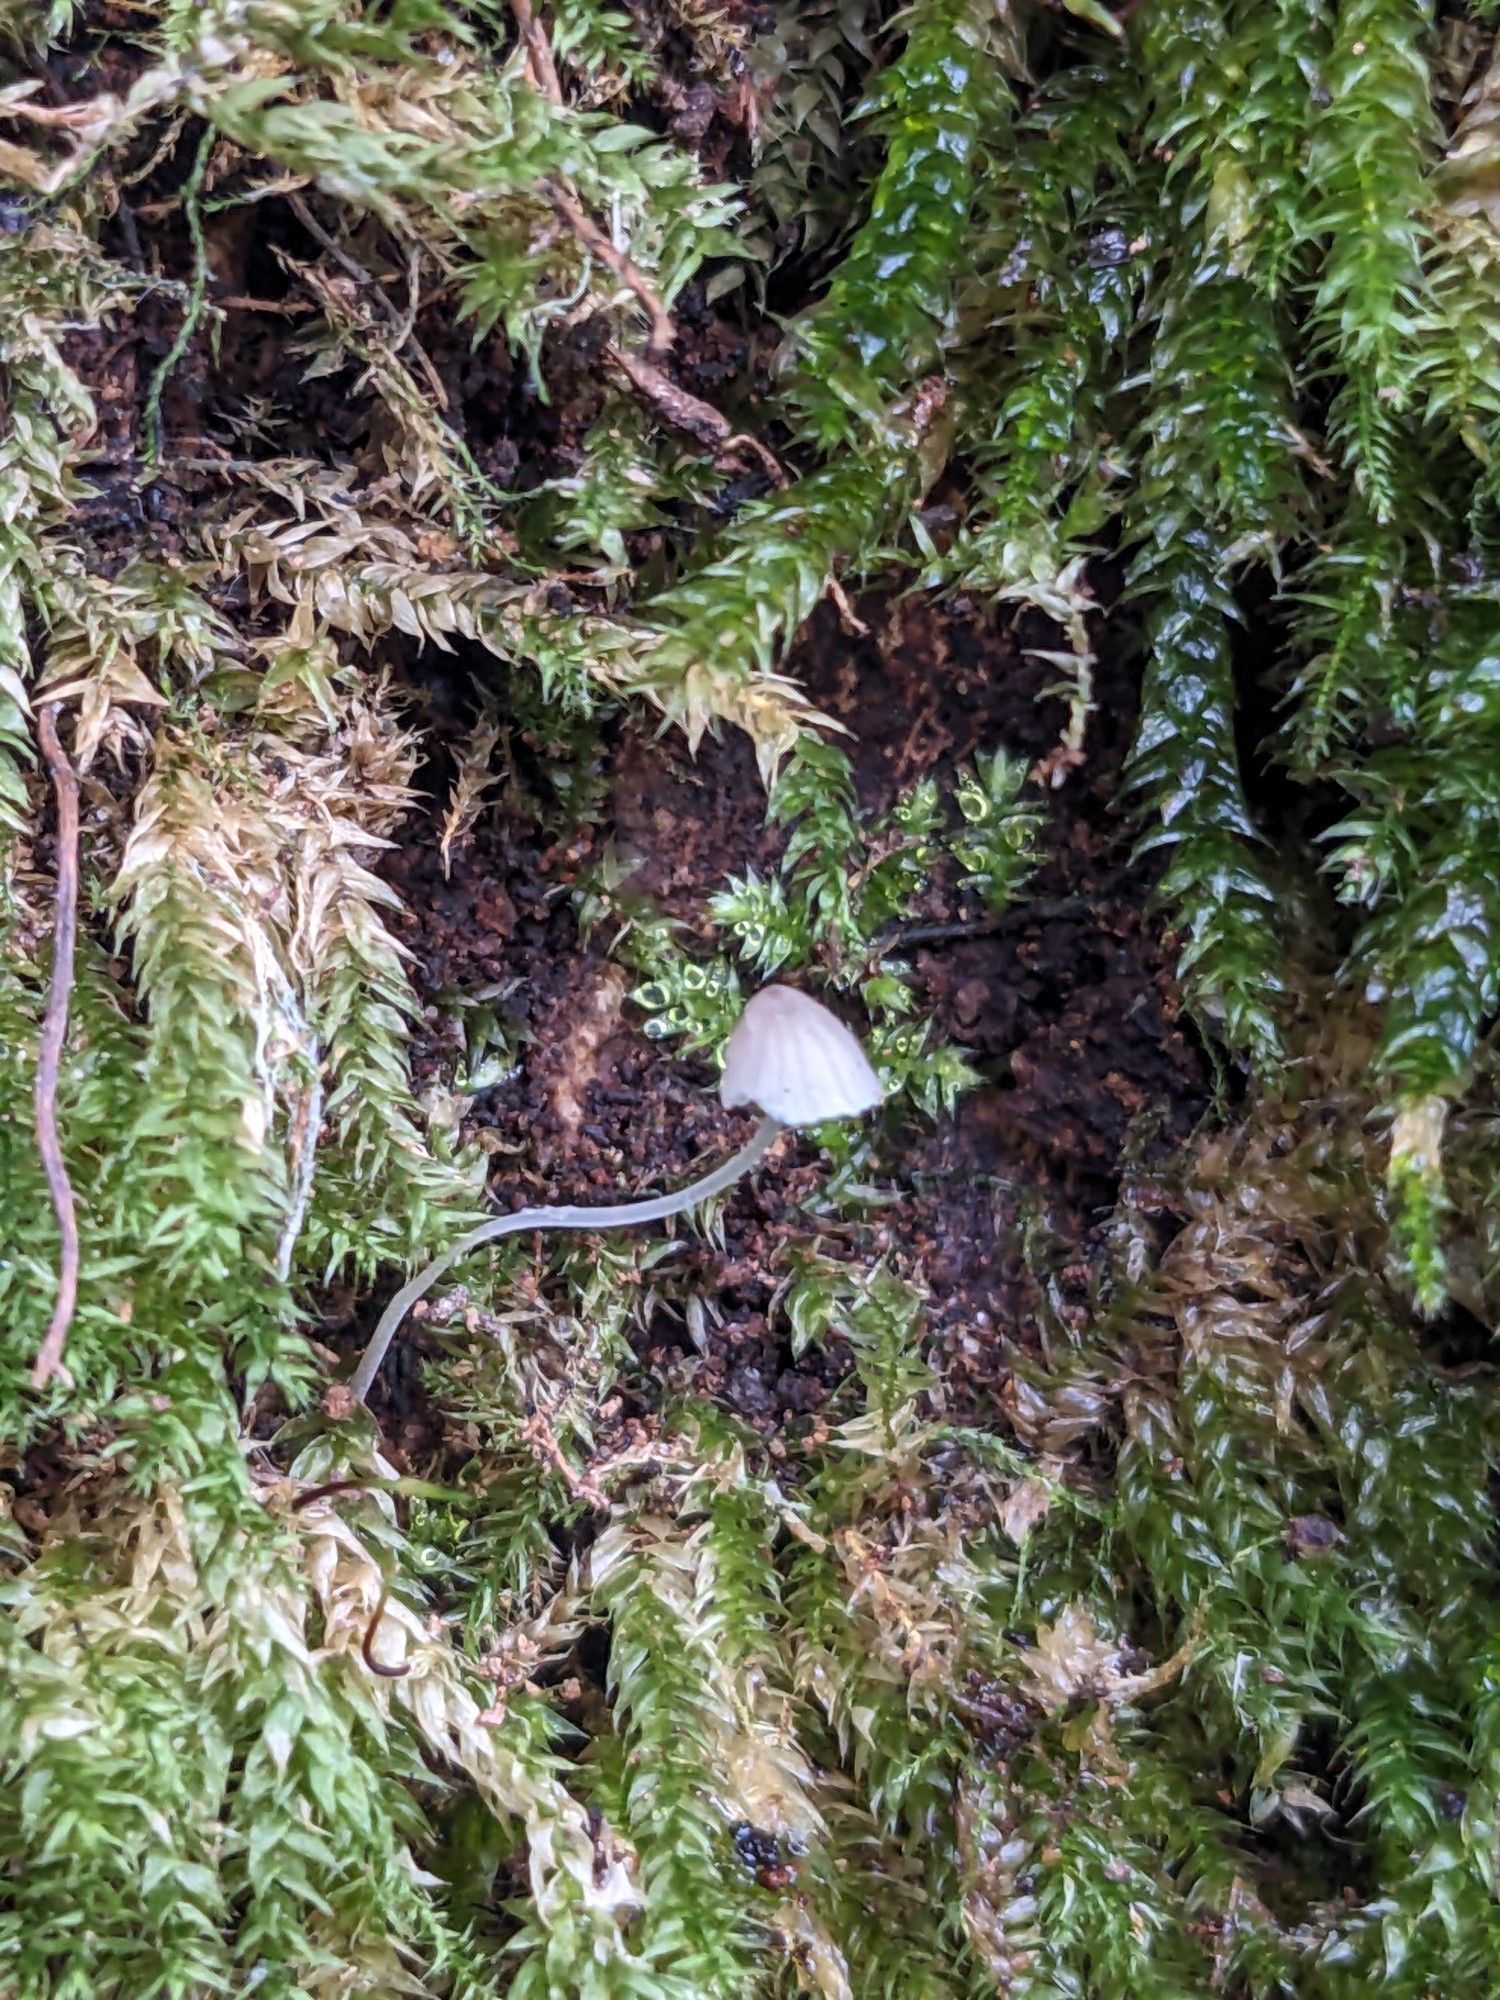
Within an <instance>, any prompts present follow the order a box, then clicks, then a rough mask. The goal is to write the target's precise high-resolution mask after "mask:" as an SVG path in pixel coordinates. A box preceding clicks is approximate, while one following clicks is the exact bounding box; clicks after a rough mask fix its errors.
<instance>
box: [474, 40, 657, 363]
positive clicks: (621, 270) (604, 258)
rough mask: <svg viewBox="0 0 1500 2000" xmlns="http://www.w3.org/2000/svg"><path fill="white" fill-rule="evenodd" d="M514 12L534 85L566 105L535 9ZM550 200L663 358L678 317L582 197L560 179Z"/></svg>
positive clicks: (552, 184)
mask: <svg viewBox="0 0 1500 2000" xmlns="http://www.w3.org/2000/svg"><path fill="white" fill-rule="evenodd" d="M510 11H511V13H512V14H513V15H514V16H515V20H516V30H517V33H518V34H519V35H520V37H521V43H522V46H523V47H524V48H525V50H526V61H527V65H528V67H529V68H530V71H531V79H532V82H533V83H534V84H535V85H536V87H537V89H538V90H539V91H540V92H541V93H542V95H543V97H545V98H547V99H548V100H549V102H551V103H553V104H559V105H560V104H563V103H565V102H566V100H565V99H564V97H563V88H562V79H561V78H560V77H559V76H558V74H557V64H556V63H555V62H554V61H553V59H552V44H551V43H550V42H549V41H548V40H547V36H546V33H545V31H544V29H543V27H542V24H541V22H540V21H538V19H537V18H536V15H535V14H534V13H533V12H532V11H531V0H510ZM542 185H543V188H544V190H545V192H546V195H547V199H548V200H549V201H550V202H551V204H552V206H553V208H554V209H555V210H556V211H557V213H558V215H559V216H561V218H562V220H563V221H564V222H565V223H567V225H568V227H569V229H571V230H572V232H573V234H574V235H575V236H576V237H577V238H578V240H579V242H580V243H581V244H582V245H583V247H584V249H585V250H587V251H588V253H589V255H590V256H591V257H597V258H598V260H599V262H600V263H601V264H602V265H603V266H604V268H605V270H606V271H608V272H610V273H611V274H612V275H613V276H614V277H616V278H617V279H618V280H619V281H620V283H621V284H622V285H623V286H624V287H625V289H626V290H627V291H628V292H633V293H634V294H635V296H636V298H637V299H638V300H639V301H640V304H641V305H642V307H643V308H644V309H645V313H646V317H647V318H648V319H649V320H650V322H651V337H650V339H649V340H648V341H647V343H646V352H647V353H648V354H650V355H652V356H654V357H655V358H656V359H657V360H660V358H661V357H662V355H664V354H666V353H668V352H669V351H670V349H671V347H672V344H673V342H674V341H675V340H676V338H677V327H676V324H675V322H674V321H673V318H672V315H671V314H670V313H669V312H668V311H667V308H666V307H665V306H664V305H663V304H662V301H661V299H660V298H659V297H658V296H657V294H656V292H655V291H654V290H653V289H652V286H651V284H650V281H649V280H648V279H647V278H646V277H645V276H644V275H643V274H642V272H641V271H640V270H639V268H638V267H637V265H636V264H635V262H634V261H633V259H632V258H631V257H630V255H629V253H628V252H627V251H624V250H621V249H620V248H619V246H618V245H617V244H616V243H615V242H614V240H613V238H612V237H611V236H610V235H609V233H608V231H607V230H604V229H601V228H600V227H599V225H598V223H597V222H595V220H594V219H593V217H592V216H591V215H590V214H589V213H588V211H587V210H586V209H585V208H584V207H583V204H582V203H581V202H580V201H579V200H578V198H577V196H576V195H573V194H570V193H569V192H568V190H567V189H566V188H564V187H559V185H558V184H557V182H556V181H544V182H543V183H542Z"/></svg>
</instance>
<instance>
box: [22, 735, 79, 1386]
mask: <svg viewBox="0 0 1500 2000" xmlns="http://www.w3.org/2000/svg"><path fill="white" fill-rule="evenodd" d="M36 735H37V742H38V743H39V744H40V746H41V752H42V756H43V758H44V760H45V762H46V765H47V771H48V774H49V775H50V777H51V779H52V789H53V792H54V793H55V794H56V798H57V894H56V899H55V904H54V908H55V911H56V914H55V917H54V920H53V928H52V977H51V979H50V980H49V982H48V985H47V1008H46V1012H45V1013H44V1014H43V1016H42V1039H41V1046H40V1048H39V1050H38V1053H37V1063H36V1098H35V1102H36V1143H37V1151H38V1152H39V1153H40V1154H41V1156H42V1170H43V1172H44V1173H45V1174H46V1176H47V1191H48V1193H49V1194H50V1195H51V1197H52V1209H53V1213H54V1214H55V1215H56V1217H57V1233H58V1237H59V1239H60V1248H59V1251H58V1261H57V1297H56V1299H55V1301H54V1302H53V1306H52V1318H51V1321H50V1323H49V1324H48V1327H47V1331H46V1334H45V1335H44V1337H43V1340H42V1344H41V1347H40V1349H39V1350H38V1352H37V1357H36V1361H35V1363H34V1364H33V1366H32V1370H31V1385H32V1387H33V1388H34V1389H45V1388H46V1386H47V1384H48V1383H49V1382H50V1381H51V1380H52V1378H53V1376H54V1375H57V1376H60V1377H61V1378H62V1381H63V1384H64V1386H65V1387H67V1388H69V1389H71V1388H72V1386H73V1378H72V1376H71V1375H70V1374H69V1373H68V1370H67V1369H66V1368H65V1367H64V1365H63V1358H62V1355H63V1348H64V1347H65V1346H66V1344H67V1339H68V1330H69V1328H70V1327H71V1326H72V1324H73V1313H74V1310H75V1308H76V1307H77V1304H78V1209H77V1206H76V1204H75V1202H74V1200H73V1183H72V1182H71V1181H70V1180H69V1179H68V1169H67V1164H66V1162H65V1161H64V1159H63V1154H62V1142H61V1140H60V1139H59V1138H58V1134H57V1078H58V1071H59V1069H60V1067H61V1064H62V1053H63V1047H64V1045H65V1043H66V1042H67V1039H68V1002H69V999H70V998H71V996H72V992H73V953H74V947H75V944H76V942H77V936H78V777H77V773H76V772H75V771H74V769H73V766H72V764H71V763H70V762H69V760H68V756H67V753H66V752H65V751H64V749H63V747H62V744H61V742H60V741H59V740H58V735H57V709H56V705H55V704H54V703H52V702H43V703H42V704H40V705H39V707H38V708H37V712H36Z"/></svg>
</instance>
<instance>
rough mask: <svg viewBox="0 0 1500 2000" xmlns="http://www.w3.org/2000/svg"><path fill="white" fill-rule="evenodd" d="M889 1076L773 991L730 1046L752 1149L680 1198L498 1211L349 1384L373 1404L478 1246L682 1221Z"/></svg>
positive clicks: (821, 1018)
mask: <svg viewBox="0 0 1500 2000" xmlns="http://www.w3.org/2000/svg"><path fill="white" fill-rule="evenodd" d="M882 1095H883V1093H882V1090H881V1087H880V1079H879V1078H878V1077H877V1076H876V1074H875V1072H874V1070H873V1069H872V1068H871V1067H870V1063H869V1059H868V1058H867V1057H866V1055H865V1052H864V1050H863V1049H862V1048H861V1047H860V1045H859V1043H858V1042H857V1041H856V1040H855V1038H854V1036H853V1035H852V1034H850V1032H849V1030H848V1029H847V1028H846V1027H845V1026H844V1024H843V1022H842V1021H840V1020H838V1019H837V1018H836V1017H835V1016H834V1015H833V1014H830V1013H829V1011H828V1009H827V1008H826V1007H825V1006H823V1005H822V1004H821V1003H820V1002H819V1001H817V1000H812V999H809V997H808V996H807V994H805V993H798V992H797V991H795V989H794V988H792V987H790V986H765V987H762V988H761V990H760V992H759V993H756V994H754V995H752V997H751V999H750V1000H749V1002H748V1003H747V1005H746V1007H745V1011H744V1013H743V1014H741V1016H740V1018H739V1020H738V1021H737V1022H736V1023H735V1028H734V1032H733V1034H732V1035H731V1036H730V1037H729V1041H728V1043H727V1045H726V1047H725V1050H724V1074H723V1077H722V1078H721V1079H720V1083H719V1096H720V1098H721V1100H722V1101H723V1103H724V1105H725V1106H726V1108H728V1109H729V1110H731V1111H732V1110H735V1109H736V1108H737V1107H738V1106H740V1105H742V1104H753V1105H754V1106H755V1107H756V1109H757V1110H759V1111H760V1112H762V1113H763V1114H764V1115H763V1116H762V1118H761V1122H760V1124H759V1125H758V1126H757V1127H756V1129H755V1131H754V1133H753V1134H752V1135H751V1137H750V1139H749V1141H748V1143H747V1144H745V1145H743V1146H741V1148H740V1150H739V1151H738V1152H737V1153H736V1154H734V1156H733V1157H732V1158H731V1159H728V1160H726V1161H725V1162H724V1164H723V1166H721V1167H715V1168H714V1170H713V1172H712V1173H711V1174H705V1175H704V1176H703V1178H702V1180H697V1181H693V1182H692V1183H691V1184H690V1185H689V1186H687V1187H685V1188H679V1189H678V1190H677V1192H676V1193H675V1194H661V1195H653V1196H652V1197H651V1198H650V1199H649V1200H646V1201H630V1202H621V1203H618V1204H615V1205H612V1206H610V1207H605V1208H522V1209H518V1210H517V1211H516V1212H515V1214H513V1215H497V1216H495V1217H493V1218H492V1220H490V1221H489V1222H482V1223H480V1225H479V1227H478V1228H477V1229H471V1230H470V1231H469V1233H468V1235H467V1236H461V1237H460V1238H459V1239H458V1241H457V1242H456V1243H455V1244H454V1245H453V1247H452V1249H450V1250H445V1251H444V1252H443V1254H442V1256H441V1257H438V1258H435V1259H434V1260H433V1262H432V1263H430V1264H428V1265H427V1266H426V1268H425V1269H424V1270H421V1271H419V1272H418V1273H417V1275H416V1277H414V1278H413V1279H412V1281H411V1283H410V1284H408V1285H403V1286H402V1287H401V1290H400V1291H399V1292H397V1294H396V1296H395V1297H394V1298H393V1299H392V1300H391V1302H390V1304H389V1305H388V1306H387V1307H386V1309H385V1311H384V1312H383V1313H382V1314H381V1315H380V1320H379V1323H378V1324H377V1326H376V1328H375V1331H374V1333H373V1334H372V1335H371V1336H370V1344H369V1346H368V1347H366V1349H365V1351H364V1353H363V1355H362V1356H361V1357H360V1363H359V1366H358V1368H357V1369H356V1370H355V1371H354V1375H353V1377H352V1379H351V1380H350V1383H349V1387H350V1389H351V1390H352V1391H353V1394H354V1396H355V1399H356V1401H358V1402H363V1401H364V1399H365V1397H366V1396H367V1395H368V1394H369V1393H370V1385H371V1383H372V1382H373V1381H374V1380H375V1376H376V1374H377V1372H378V1370H379V1368H380V1364H381V1362H382V1361H384V1359H385V1356H386V1350H387V1349H388V1348H389V1346H390V1344H391V1341H392V1339H393V1337H394V1335H395V1332H396V1329H397V1327H399V1326H400V1324H401V1322H402V1320H403V1319H405V1317H406V1315H407V1314H408V1313H409V1312H410V1311H411V1309H412V1307H413V1306H414V1305H415V1304H416V1302H417V1300H418V1299H420V1298H422V1297H424V1296H425V1294H426V1293H427V1292H429V1291H430V1290H431V1289H432V1287H433V1286H434V1285H435V1284H436V1283H437V1281H438V1279H439V1278H441V1277H443V1276H444V1275H445V1274H446V1273H447V1272H448V1271H450V1270H451V1269H452V1268H453V1266H454V1265H455V1264H456V1263H457V1262H458V1260H459V1258H460V1257H466V1256H467V1255H468V1253H469V1252H470V1251H471V1250H477V1249H478V1248H479V1246H480V1244H481V1243H493V1242H495V1241H496V1240H497V1239H498V1238H500V1237H502V1236H515V1235H518V1234H520V1233H521V1232H522V1231H524V1230H528V1229H588V1230H600V1229H633V1228H635V1226H636V1225H637V1224H638V1223H642V1222H661V1221H664V1220H665V1218H666V1217H667V1216H669V1215H681V1214H682V1212H683V1211H684V1209H689V1208H696V1207H697V1206H698V1204H699V1203H700V1202H704V1201H707V1200H708V1199H709V1198H710V1197H711V1196H712V1195H716V1194H722V1193H723V1191H724V1190H725V1188H727V1187H730V1186H732V1185H733V1183H734V1182H735V1181H737V1180H738V1179H739V1178H740V1176H741V1174H746V1173H748V1172H749V1171H750V1169H751V1168H752V1167H753V1166H754V1165H755V1164H756V1162H757V1161H758V1160H761V1159H763V1158H764V1157H765V1155H766V1153H767V1152H768V1151H769V1150H770V1148H771V1146H772V1145H774V1143H775V1141H776V1140H777V1139H778V1138H779V1137H780V1135H781V1133H782V1132H783V1131H785V1130H787V1129H788V1128H789V1127H795V1126H799V1125H825V1124H829V1123H831V1122H832V1121H833V1120H835V1119H843V1118H858V1117H860V1116H861V1115H862V1114H863V1113H864V1112H866V1111H873V1110H874V1109H875V1107H876V1106H877V1105H878V1104H879V1103H880V1101H881V1098H882Z"/></svg>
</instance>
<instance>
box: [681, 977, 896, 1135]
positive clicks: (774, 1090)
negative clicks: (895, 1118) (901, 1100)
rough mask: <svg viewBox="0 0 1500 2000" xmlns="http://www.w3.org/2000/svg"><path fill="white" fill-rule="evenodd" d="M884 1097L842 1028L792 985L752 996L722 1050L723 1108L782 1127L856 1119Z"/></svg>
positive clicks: (861, 1052) (764, 989)
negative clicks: (751, 1108)
mask: <svg viewBox="0 0 1500 2000" xmlns="http://www.w3.org/2000/svg"><path fill="white" fill-rule="evenodd" d="M884 1094H885V1093H884V1092H883V1091H882V1089H881V1087H880V1079H879V1077H878V1076H876V1074H875V1072H874V1070H873V1069H871V1067H870V1064H869V1060H868V1058H867V1057H866V1055H865V1052H864V1050H863V1049H862V1048H861V1047H860V1045H859V1043H858V1042H857V1041H856V1040H855V1039H854V1037H853V1035H851V1034H850V1032H849V1030H848V1029H847V1028H846V1027H845V1026H844V1024H843V1022H842V1021H840V1020H838V1019H837V1018H836V1016H834V1015H832V1014H830V1013H829V1011H828V1009H827V1008H826V1007H824V1006H822V1005H821V1004H820V1003H819V1002H818V1001H816V1000H810V999H809V998H808V996H807V995H806V994H805V993H798V992H797V991H796V989H795V988H794V987H791V986H763V987H762V988H761V989H760V991H759V993H756V994H753V995H752V996H751V998H750V1001H749V1003H748V1005H747V1006H746V1008H745V1011H744V1013H743V1014H741V1016H740V1018H739V1020H738V1022H737V1023H736V1024H735V1030H734V1033H733V1034H732V1035H731V1036H730V1037H729V1042H728V1045H727V1046H726V1048H725V1050H724V1076H723V1080H722V1081H721V1083H720V1085H719V1095H720V1097H721V1098H722V1099H723V1100H724V1102H725V1104H726V1105H728V1106H729V1108H730V1109H731V1110H733V1109H734V1107H735V1106H736V1105H740V1104H754V1105H756V1106H757V1107H758V1108H759V1109H760V1110H762V1111H764V1112H765V1114H766V1115H767V1117H769V1118H774V1119H775V1120H776V1122H777V1123H778V1124H780V1125H821V1124H823V1123H824V1122H825V1121H826V1120H829V1119H834V1118H857V1117H859V1115H860V1113H861V1112H864V1111H873V1110H874V1109H875V1107H876V1105H877V1104H879V1103H880V1101H881V1099H882V1097H883V1096H884Z"/></svg>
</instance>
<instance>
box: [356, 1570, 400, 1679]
mask: <svg viewBox="0 0 1500 2000" xmlns="http://www.w3.org/2000/svg"><path fill="white" fill-rule="evenodd" d="M390 1594H391V1593H390V1592H389V1591H388V1590H382V1591H381V1593H380V1600H379V1602H378V1603H377V1604H376V1606H375V1616H374V1617H373V1618H372V1619H371V1620H370V1623H369V1625H368V1626H367V1627H366V1629H365V1636H364V1638H363V1640H362V1641H361V1643H360V1648H359V1657H360V1658H361V1659H362V1660H363V1661H364V1663H365V1665H366V1666H367V1667H368V1668H369V1669H370V1672H371V1673H372V1674H379V1676H380V1678H381V1679H382V1680H383V1681H402V1680H405V1679H406V1676H407V1675H408V1674H409V1673H410V1672H411V1668H410V1666H405V1665H403V1666H399V1667H383V1666H382V1665H381V1664H380V1662H379V1660H377V1659H376V1657H375V1655H374V1652H373V1651H372V1650H371V1649H372V1647H373V1646H374V1644H375V1634H376V1633H377V1632H378V1631H379V1630H380V1621H381V1619H382V1618H383V1617H384V1616H385V1603H386V1599H387V1598H388V1597H389V1596H390Z"/></svg>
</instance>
